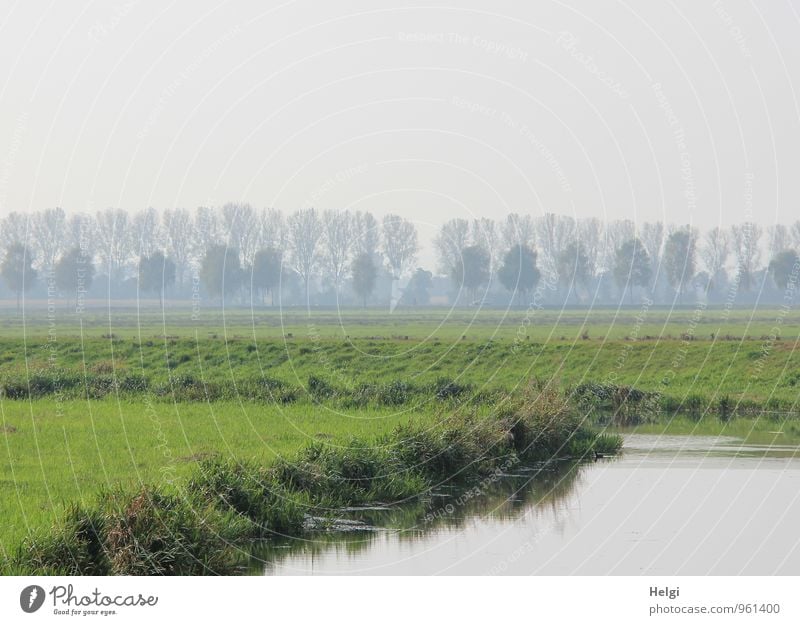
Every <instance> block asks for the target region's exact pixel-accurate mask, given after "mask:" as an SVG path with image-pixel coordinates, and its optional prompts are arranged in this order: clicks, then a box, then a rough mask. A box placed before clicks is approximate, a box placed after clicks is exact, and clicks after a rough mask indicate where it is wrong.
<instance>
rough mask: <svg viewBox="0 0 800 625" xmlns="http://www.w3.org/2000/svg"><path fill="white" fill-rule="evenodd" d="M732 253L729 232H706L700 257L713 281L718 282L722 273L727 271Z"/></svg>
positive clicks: (715, 229) (719, 230) (712, 230)
mask: <svg viewBox="0 0 800 625" xmlns="http://www.w3.org/2000/svg"><path fill="white" fill-rule="evenodd" d="M730 252H731V249H730V236H729V235H728V231H727V230H725V229H723V228H712V229H711V230H709V231H708V232H706V234H705V236H704V237H703V243H702V245H701V246H700V250H699V256H700V262H701V263H702V264H703V267H705V270H706V271H707V272H708V275H709V277H710V279H711V280H716V279H717V277H718V276H719V275H720V272H721V271H722V270H723V269H725V265H726V263H727V262H728V256H729V255H730Z"/></svg>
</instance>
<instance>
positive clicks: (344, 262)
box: [322, 211, 353, 293]
mask: <svg viewBox="0 0 800 625" xmlns="http://www.w3.org/2000/svg"><path fill="white" fill-rule="evenodd" d="M351 221H352V220H351V218H350V213H348V212H347V211H325V212H324V213H323V214H322V225H323V229H324V234H325V236H324V237H323V247H324V261H325V266H326V269H327V271H328V272H329V274H330V276H331V280H332V281H333V287H334V289H335V290H336V293H339V289H340V288H341V286H342V282H343V281H344V278H345V275H346V273H347V270H348V267H349V259H350V252H351V250H352V248H353V230H352V227H351Z"/></svg>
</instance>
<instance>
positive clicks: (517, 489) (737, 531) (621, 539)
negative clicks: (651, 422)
mask: <svg viewBox="0 0 800 625" xmlns="http://www.w3.org/2000/svg"><path fill="white" fill-rule="evenodd" d="M474 492H477V491H474ZM342 516H343V522H342V524H341V529H342V531H336V532H319V533H315V534H311V535H310V536H308V537H307V538H305V539H302V540H299V539H292V540H287V541H276V542H271V543H269V544H268V545H266V546H261V547H259V548H257V549H256V550H255V551H254V553H253V554H252V557H251V560H250V570H251V572H252V573H256V574H267V575H312V574H313V575H332V574H344V575H357V574H365V575H381V574H386V575H431V574H449V575H487V574H489V575H491V574H506V575H509V574H511V575H530V574H542V575H575V574H578V575H606V574H612V575H638V574H647V575H673V574H680V575H706V574H712V575H735V574H749V575H764V574H786V575H800V449H799V448H797V447H795V446H780V445H772V446H753V445H742V444H740V443H739V441H738V440H737V439H733V438H728V437H701V436H691V437H690V436H648V435H638V434H630V435H626V437H625V447H624V453H623V454H622V455H621V456H619V457H617V458H604V459H601V460H599V461H597V462H593V463H580V464H575V463H561V464H557V465H549V466H544V467H527V468H524V469H514V473H513V474H510V475H507V476H505V477H504V478H503V479H501V480H499V481H497V482H496V483H491V484H484V485H483V486H482V487H480V496H477V497H471V498H466V497H464V496H463V493H462V492H461V491H457V492H452V491H451V492H448V491H446V490H442V491H439V492H437V493H436V494H435V495H434V496H433V497H432V498H431V500H430V501H429V502H427V503H426V504H419V505H414V506H404V507H397V508H392V507H389V508H384V509H380V508H378V509H374V508H373V509H353V510H348V511H346V512H343V513H342Z"/></svg>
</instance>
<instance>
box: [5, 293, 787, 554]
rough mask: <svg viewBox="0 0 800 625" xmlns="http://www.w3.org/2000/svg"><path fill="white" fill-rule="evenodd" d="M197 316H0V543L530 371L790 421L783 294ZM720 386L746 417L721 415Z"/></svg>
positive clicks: (734, 429) (761, 425) (737, 429)
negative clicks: (104, 504)
mask: <svg viewBox="0 0 800 625" xmlns="http://www.w3.org/2000/svg"><path fill="white" fill-rule="evenodd" d="M195 316H196V318H195V319H192V311H189V310H183V311H176V312H170V313H168V314H166V315H163V316H162V315H160V314H158V313H153V312H142V313H137V312H135V311H127V312H124V311H123V312H119V311H113V312H112V313H111V314H108V313H103V312H96V313H93V314H91V315H87V316H84V318H83V320H82V326H81V324H79V323H77V322H76V321H75V319H74V318H73V317H70V315H68V314H67V313H66V312H64V313H61V312H59V311H56V314H55V317H52V316H51V317H50V318H48V317H47V315H46V312H45V311H41V310H40V311H36V310H33V311H28V312H27V313H26V314H25V315H24V316H23V315H15V314H10V313H9V314H5V315H4V316H1V317H0V388H2V392H3V395H2V398H0V412H1V414H2V421H1V422H0V427H1V428H2V429H1V430H0V434H2V436H1V437H0V445H2V447H3V450H2V452H0V515H1V516H2V518H3V520H4V523H3V526H2V530H0V545H2V548H3V551H4V552H7V551H8V550H9V549H11V548H12V547H13V546H14V545H16V544H17V543H18V542H19V541H20V540H21V539H22V537H23V536H24V535H25V534H26V533H27V531H28V530H29V529H33V530H38V529H41V528H43V527H47V526H48V525H50V524H52V523H53V522H54V521H55V519H57V518H58V516H59V515H60V514H61V513H62V512H63V510H64V507H65V505H66V504H67V503H69V502H75V501H90V500H91V499H92V498H94V497H95V495H96V493H97V492H98V490H99V489H100V488H101V487H102V486H115V485H123V486H125V487H130V488H134V487H137V486H139V485H142V484H154V483H155V484H167V485H168V487H169V484H171V483H173V482H174V483H179V482H181V481H183V480H185V479H186V478H187V477H188V476H189V475H190V474H191V472H192V470H193V469H194V467H196V465H197V463H198V461H200V460H202V459H204V458H206V457H208V456H209V455H211V454H213V453H219V454H222V455H223V456H224V457H231V458H236V459H241V460H252V461H254V462H256V463H258V464H262V465H269V464H270V463H271V462H273V461H274V460H275V459H276V458H278V457H291V456H292V455H293V454H295V453H296V452H297V451H298V450H299V449H300V448H301V447H303V446H304V445H306V444H308V443H309V442H310V441H317V442H322V443H326V444H328V443H330V444H331V445H333V446H336V445H339V444H342V443H345V442H346V441H347V440H348V439H349V438H350V437H352V436H358V437H361V438H364V439H374V438H376V437H378V436H380V435H382V434H386V433H388V432H390V431H392V430H393V429H394V428H395V427H396V426H398V425H401V424H406V423H408V422H414V423H416V424H418V425H421V426H427V425H433V424H435V423H436V422H437V421H438V420H440V419H441V418H442V414H445V413H446V412H448V411H452V410H455V409H457V408H458V407H459V406H462V405H468V406H470V407H471V409H474V410H478V411H479V412H486V413H488V412H491V410H492V408H493V406H494V405H495V404H496V402H497V401H498V398H500V397H503V396H505V395H506V394H508V393H511V394H514V393H518V392H519V391H520V390H521V389H523V388H525V387H526V386H527V385H528V384H529V382H530V380H531V379H534V378H535V379H538V380H539V381H540V383H543V384H545V385H547V384H551V385H553V386H555V387H558V388H559V389H564V390H566V391H569V392H570V393H572V394H573V395H575V391H576V389H581V388H583V389H584V390H583V391H581V392H582V393H583V394H582V395H580V398H581V399H582V400H583V401H582V402H578V404H577V405H578V406H579V407H580V409H581V410H586V413H587V414H590V413H591V412H592V411H591V408H597V409H603V410H609V409H610V410H617V409H619V408H620V406H621V405H627V404H628V403H630V404H631V406H632V408H631V410H633V411H634V412H637V413H638V412H640V411H641V410H642V407H643V406H645V404H641V403H636V402H633V400H632V395H631V394H630V392H629V390H630V387H632V388H634V389H636V390H637V392H639V391H640V392H641V393H643V394H645V395H646V396H647V397H650V398H651V399H652V398H655V401H656V402H657V403H658V407H659V414H662V413H663V414H662V416H663V419H661V420H659V419H654V420H656V421H659V422H658V423H650V424H646V425H643V426H641V427H644V428H649V430H648V431H653V432H657V431H665V430H664V428H665V426H664V423H669V424H668V425H667V426H666V427H667V430H666V431H672V432H675V433H678V432H680V433H720V432H727V433H730V434H732V435H735V436H742V437H749V438H750V439H752V440H754V441H756V440H757V441H765V440H767V439H768V438H769V437H770V436H771V437H773V438H775V436H776V435H774V434H770V432H775V431H783V434H782V435H781V436H784V437H786V438H787V440H783V441H782V442H789V441H796V440H797V438H798V434H799V433H800V429H798V425H797V424H798V423H800V421H794V418H795V416H794V415H795V413H796V409H797V406H796V402H797V398H798V390H799V389H800V384H799V383H800V355H799V354H798V351H797V339H798V332H800V314H797V313H795V312H793V311H790V312H786V311H780V310H760V311H755V312H753V311H725V310H699V311H698V310H678V311H671V312H670V311H659V310H655V309H650V310H636V309H634V310H628V309H626V310H624V311H614V310H595V311H592V312H591V313H586V312H585V311H577V310H567V311H552V310H532V311H527V312H526V311H518V310H515V311H511V312H508V313H504V312H502V311H495V312H487V311H480V312H472V311H463V310H461V311H428V312H414V311H411V312H409V311H401V312H396V313H394V314H391V315H390V314H388V313H386V312H377V311H369V312H353V311H348V312H337V311H313V312H312V313H310V314H308V313H306V312H305V311H283V312H281V313H279V312H263V311H258V312H257V313H251V312H250V311H241V310H233V311H227V312H226V313H225V314H224V316H223V315H222V314H221V313H219V312H212V311H207V310H203V311H201V312H200V314H199V316H197V315H195ZM774 328H779V330H780V332H779V336H774V335H775V334H778V333H776V332H775V330H774ZM586 389H588V390H586ZM597 389H599V390H597ZM609 389H611V390H610V391H609ZM619 389H623V390H624V389H628V390H625V391H624V392H623V393H622V394H621V395H620V392H619ZM604 393H605V394H604ZM620 397H621V399H620ZM647 397H645V399H647ZM587 398H588V399H589V400H592V401H593V402H594V403H595V404H596V405H595V406H593V405H592V403H591V401H590V402H589V405H588V406H587V404H586V401H585V400H587ZM637 401H638V400H637ZM631 402H633V403H631ZM721 402H728V403H726V404H725V405H726V406H733V407H734V408H735V407H736V406H737V405H738V406H746V407H747V408H748V410H749V411H750V412H756V413H758V414H749V415H748V416H747V418H746V419H745V418H738V419H735V420H732V421H729V422H723V421H721V420H720V418H718V414H717V413H718V412H719V409H720V406H721V405H722V404H721ZM587 408H588V410H587ZM678 412H680V413H681V414H683V413H684V412H688V413H690V415H683V416H681V417H680V418H678V419H674V418H672V416H671V415H672V414H673V413H678ZM731 412H732V413H734V416H735V412H736V411H735V410H734V409H731ZM730 416H731V415H728V417H730ZM787 418H788V421H787ZM659 428H660V430H659Z"/></svg>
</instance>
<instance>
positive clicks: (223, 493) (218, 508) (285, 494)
mask: <svg viewBox="0 0 800 625" xmlns="http://www.w3.org/2000/svg"><path fill="white" fill-rule="evenodd" d="M620 446H621V439H620V438H619V437H617V436H614V435H603V434H600V435H598V434H595V433H593V432H592V431H590V430H588V429H586V428H585V427H583V426H582V421H581V420H580V419H579V417H577V416H576V415H575V412H574V410H572V409H571V408H570V406H569V405H568V402H567V401H566V400H565V399H564V397H563V396H562V395H561V394H560V393H558V392H556V391H554V390H548V389H537V390H535V391H531V392H529V393H526V394H525V395H524V396H523V397H521V398H519V399H516V400H511V399H509V400H507V401H505V402H503V403H502V404H501V405H500V406H499V407H498V408H497V409H496V410H495V411H493V412H492V413H491V414H488V415H481V414H478V413H477V412H475V411H469V412H466V411H457V412H455V413H448V414H446V415H440V416H439V418H438V419H437V420H436V422H435V423H425V424H423V423H418V422H414V421H412V422H408V423H405V424H403V425H399V426H396V427H395V428H394V429H392V430H391V431H390V432H388V433H386V434H384V435H382V436H379V437H377V438H375V439H372V440H370V439H366V438H358V437H355V438H350V439H349V440H348V441H347V442H346V444H344V445H333V444H330V443H326V442H316V443H312V444H310V445H307V446H306V447H305V448H304V449H303V450H302V451H301V452H300V453H299V454H298V455H297V456H296V457H294V458H292V459H291V460H289V459H286V458H279V459H277V460H275V461H274V462H272V463H263V464H262V463H257V462H237V461H235V460H231V459H227V458H226V459H224V460H223V459H220V458H219V457H210V458H207V459H205V460H203V461H201V462H200V463H199V465H198V466H197V467H196V468H195V469H193V470H192V471H190V472H189V474H188V476H187V477H186V478H185V479H182V480H180V482H178V483H175V484H173V487H172V488H171V489H166V488H165V487H164V486H160V485H159V486H142V487H140V488H137V489H135V490H133V491H125V490H117V489H115V490H111V491H106V492H103V493H101V494H100V495H99V496H97V497H96V498H95V499H94V501H92V502H91V503H88V504H87V503H83V504H76V505H73V506H71V507H70V508H69V511H68V512H67V513H66V515H64V516H63V517H62V518H60V519H59V520H58V521H57V522H56V524H55V525H54V526H53V528H52V529H50V530H48V531H44V532H37V533H36V534H35V535H33V536H30V537H28V538H27V539H26V540H25V541H24V542H23V544H22V546H20V547H19V548H18V549H16V550H14V551H13V552H12V553H11V554H10V555H9V556H8V557H7V558H6V559H5V560H4V562H3V565H2V568H3V571H2V572H3V573H5V574H12V573H16V574H41V573H51V574H55V573H58V574H98V575H106V574H207V573H213V572H229V571H230V570H231V568H230V567H231V566H232V564H233V562H234V561H235V559H236V558H235V552H234V550H233V549H232V548H231V545H235V544H241V543H243V542H244V541H247V540H251V539H254V538H261V537H265V536H271V535H300V534H302V532H303V529H304V522H305V520H306V518H307V517H308V516H309V515H315V516H317V515H325V514H330V513H331V511H332V509H334V510H335V508H337V507H341V506H347V505H353V504H363V503H371V502H381V503H403V502H409V501H412V500H415V499H416V498H418V497H419V496H421V495H423V494H424V493H426V492H427V491H429V490H430V488H431V487H433V486H435V485H437V484H442V483H445V482H446V483H456V484H458V483H468V481H469V480H470V479H472V478H476V477H480V476H485V475H487V474H491V473H492V472H493V471H503V470H507V469H508V468H509V467H512V466H515V465H516V464H518V463H521V462H532V461H540V460H549V459H553V458H565V457H569V458H580V457H583V456H585V455H587V454H590V453H591V452H592V451H593V450H597V451H602V452H606V453H608V452H613V451H616V450H617V449H619V447H620Z"/></svg>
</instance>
